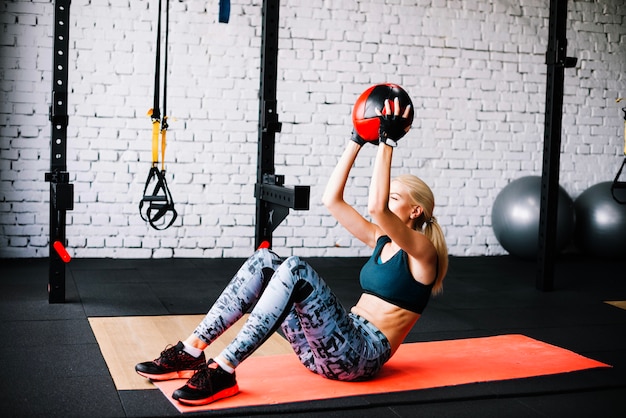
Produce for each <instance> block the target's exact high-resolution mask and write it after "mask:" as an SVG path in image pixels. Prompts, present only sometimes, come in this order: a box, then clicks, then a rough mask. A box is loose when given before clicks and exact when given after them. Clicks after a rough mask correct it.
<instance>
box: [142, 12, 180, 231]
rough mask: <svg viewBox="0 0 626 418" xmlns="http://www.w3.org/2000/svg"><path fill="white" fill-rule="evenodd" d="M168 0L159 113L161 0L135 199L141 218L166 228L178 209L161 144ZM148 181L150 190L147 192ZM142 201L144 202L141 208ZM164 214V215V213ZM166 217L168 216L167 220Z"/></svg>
mask: <svg viewBox="0 0 626 418" xmlns="http://www.w3.org/2000/svg"><path fill="white" fill-rule="evenodd" d="M169 3H170V2H169V0H166V2H165V60H164V61H165V62H164V63H163V72H164V74H163V117H161V112H160V110H159V101H160V100H159V89H160V81H161V0H159V16H158V20H157V39H156V64H155V70H154V102H153V104H152V109H150V110H149V111H148V115H149V116H150V117H151V119H152V167H150V171H149V172H148V178H147V179H146V185H145V187H144V190H143V199H141V202H139V214H140V215H141V219H143V220H144V221H146V222H148V223H149V224H150V226H152V227H153V228H154V229H157V230H162V229H167V228H169V227H170V226H172V224H173V223H174V221H175V220H176V218H177V217H178V213H177V212H176V209H175V208H174V200H173V199H172V193H171V192H170V190H169V188H168V187H167V181H166V180H165V146H166V137H167V128H168V124H167V49H168V48H167V47H168V33H169V20H170V19H169V17H170V13H169ZM159 135H160V136H161V168H160V169H159ZM151 185H154V187H153V188H152V193H149V189H150V188H151ZM144 204H147V207H146V209H145V210H144ZM166 215H167V216H166ZM168 219H169V220H168Z"/></svg>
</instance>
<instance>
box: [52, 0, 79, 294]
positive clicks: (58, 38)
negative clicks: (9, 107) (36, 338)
mask: <svg viewBox="0 0 626 418" xmlns="http://www.w3.org/2000/svg"><path fill="white" fill-rule="evenodd" d="M69 20H70V0H57V1H55V2H54V41H53V66H52V104H51V105H50V122H51V124H52V131H51V135H50V143H51V145H50V172H49V173H46V175H45V180H46V181H47V182H49V183H50V243H49V251H50V255H49V258H50V267H49V278H48V302H49V303H62V302H65V262H66V261H68V258H65V257H63V251H64V247H65V245H66V242H65V223H66V220H65V217H66V211H68V210H72V209H73V208H74V185H73V184H71V183H70V182H69V173H68V172H67V156H66V153H67V124H68V115H67V95H68V94H67V93H68V90H67V84H68V68H67V66H68V51H69V32H70V25H69ZM55 245H56V247H55ZM64 258H65V261H64Z"/></svg>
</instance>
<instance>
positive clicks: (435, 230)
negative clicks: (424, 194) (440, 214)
mask: <svg viewBox="0 0 626 418" xmlns="http://www.w3.org/2000/svg"><path fill="white" fill-rule="evenodd" d="M424 235H426V237H427V238H428V239H429V240H430V242H432V243H433V245H434V246H435V250H436V251H437V263H438V265H437V278H436V279H435V284H434V285H433V293H434V294H435V295H436V294H439V293H441V292H442V291H443V278H444V277H445V276H446V273H447V272H448V247H447V245H446V239H445V237H444V235H443V230H442V229H441V226H440V225H439V223H438V222H437V219H435V217H434V216H433V217H431V218H430V219H429V220H428V222H426V224H425V226H424Z"/></svg>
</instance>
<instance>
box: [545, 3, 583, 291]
mask: <svg viewBox="0 0 626 418" xmlns="http://www.w3.org/2000/svg"><path fill="white" fill-rule="evenodd" d="M566 24H567V0H550V21H549V28H548V36H549V38H548V50H547V52H546V64H547V66H548V71H547V80H546V103H545V122H544V139H543V167H542V175H541V207H540V212H539V248H538V252H537V276H536V281H535V283H536V287H537V289H539V290H543V291H550V290H553V288H554V262H555V258H556V229H557V213H558V212H557V211H558V201H559V170H560V160H561V129H562V119H563V82H564V78H565V68H570V67H574V66H575V65H576V61H577V59H576V58H571V57H568V56H567V37H566Z"/></svg>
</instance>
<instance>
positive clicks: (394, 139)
mask: <svg viewBox="0 0 626 418" xmlns="http://www.w3.org/2000/svg"><path fill="white" fill-rule="evenodd" d="M375 110H376V114H377V115H378V119H379V120H380V127H379V128H378V138H379V142H380V143H383V144H386V145H389V146H390V147H395V146H397V145H398V141H399V140H400V138H402V137H403V136H404V134H406V132H407V129H406V128H405V127H403V124H401V123H398V119H400V118H402V119H407V118H408V117H409V114H410V112H411V105H407V107H406V108H405V109H404V112H403V113H402V116H400V99H399V98H398V97H396V98H394V99H393V113H392V112H391V103H390V102H389V99H386V100H385V113H384V114H383V113H382V110H381V109H375Z"/></svg>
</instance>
